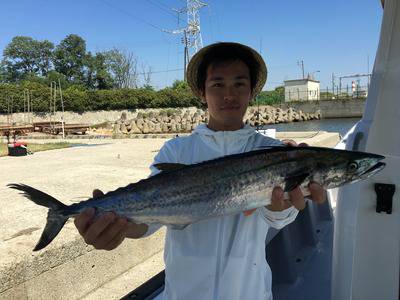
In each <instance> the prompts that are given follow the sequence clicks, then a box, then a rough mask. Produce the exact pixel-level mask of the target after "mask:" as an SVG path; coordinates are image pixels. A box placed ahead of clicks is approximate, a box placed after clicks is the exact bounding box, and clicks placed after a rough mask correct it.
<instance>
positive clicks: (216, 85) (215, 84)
mask: <svg viewBox="0 0 400 300" xmlns="http://www.w3.org/2000/svg"><path fill="white" fill-rule="evenodd" d="M221 86H222V84H221V83H214V84H213V85H212V87H221Z"/></svg>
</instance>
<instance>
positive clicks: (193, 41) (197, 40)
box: [163, 0, 207, 80]
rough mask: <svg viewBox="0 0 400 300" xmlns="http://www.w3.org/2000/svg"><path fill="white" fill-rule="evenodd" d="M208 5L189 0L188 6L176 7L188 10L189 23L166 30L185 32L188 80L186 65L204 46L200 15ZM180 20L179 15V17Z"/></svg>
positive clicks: (169, 31) (183, 10)
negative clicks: (201, 10)
mask: <svg viewBox="0 0 400 300" xmlns="http://www.w3.org/2000/svg"><path fill="white" fill-rule="evenodd" d="M205 6H207V4H206V3H203V2H201V1H200V0H187V1H186V8H182V9H179V10H177V9H174V11H176V12H178V14H179V13H183V12H186V14H187V24H186V27H184V28H179V29H176V30H166V29H164V30H163V31H164V32H168V33H172V34H183V39H182V43H183V44H184V60H185V61H184V78H185V80H186V66H187V62H188V61H189V60H190V58H191V57H192V56H193V55H194V54H195V53H196V52H197V51H199V50H200V49H201V48H202V47H203V40H202V37H201V31H200V15H199V11H200V9H201V8H203V7H205ZM178 21H179V17H178Z"/></svg>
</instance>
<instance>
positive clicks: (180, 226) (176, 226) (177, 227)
mask: <svg viewBox="0 0 400 300" xmlns="http://www.w3.org/2000/svg"><path fill="white" fill-rule="evenodd" d="M188 225H189V224H170V228H171V229H173V230H183V229H185V228H186V227H187V226H188Z"/></svg>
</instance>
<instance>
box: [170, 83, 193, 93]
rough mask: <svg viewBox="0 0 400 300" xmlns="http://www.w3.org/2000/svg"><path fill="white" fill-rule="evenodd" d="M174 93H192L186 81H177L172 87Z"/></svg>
mask: <svg viewBox="0 0 400 300" xmlns="http://www.w3.org/2000/svg"><path fill="white" fill-rule="evenodd" d="M171 88H172V89H173V90H174V91H184V92H190V87H189V85H188V83H187V82H186V81H184V80H175V81H174V83H173V84H172V87H171Z"/></svg>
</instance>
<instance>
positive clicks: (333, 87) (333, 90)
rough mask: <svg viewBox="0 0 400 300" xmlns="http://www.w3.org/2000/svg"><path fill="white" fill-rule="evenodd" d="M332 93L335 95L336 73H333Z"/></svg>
mask: <svg viewBox="0 0 400 300" xmlns="http://www.w3.org/2000/svg"><path fill="white" fill-rule="evenodd" d="M332 94H333V95H335V74H333V73H332Z"/></svg>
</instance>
